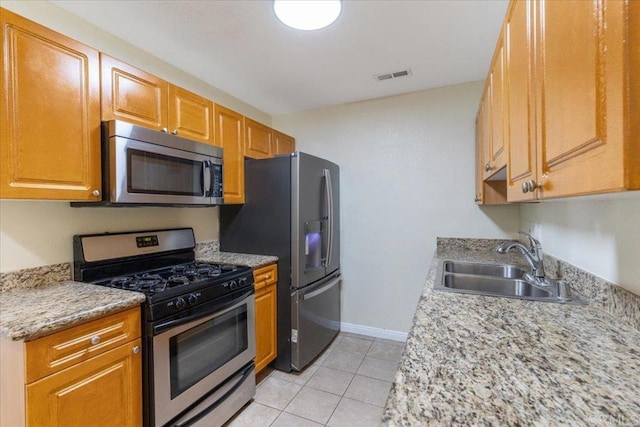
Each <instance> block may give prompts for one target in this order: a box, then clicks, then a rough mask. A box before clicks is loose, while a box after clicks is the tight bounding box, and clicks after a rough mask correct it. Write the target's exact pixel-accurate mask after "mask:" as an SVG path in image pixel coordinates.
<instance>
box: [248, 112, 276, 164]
mask: <svg viewBox="0 0 640 427" xmlns="http://www.w3.org/2000/svg"><path fill="white" fill-rule="evenodd" d="M244 129H245V133H244V135H245V136H244V155H245V156H247V157H251V158H253V159H264V158H266V157H272V156H273V141H272V139H273V134H272V132H271V128H270V127H269V126H265V125H263V124H262V123H258V122H256V121H255V120H251V119H249V118H245V120H244Z"/></svg>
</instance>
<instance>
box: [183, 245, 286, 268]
mask: <svg viewBox="0 0 640 427" xmlns="http://www.w3.org/2000/svg"><path fill="white" fill-rule="evenodd" d="M219 248H220V245H219V243H218V241H217V240H209V241H204V242H199V243H198V244H197V245H196V249H195V251H196V259H197V260H198V261H206V262H217V263H222V264H235V265H244V266H247V267H251V268H258V267H262V266H265V265H268V264H273V263H274V262H277V261H278V257H277V256H272V255H252V254H238V253H233V252H220V250H219Z"/></svg>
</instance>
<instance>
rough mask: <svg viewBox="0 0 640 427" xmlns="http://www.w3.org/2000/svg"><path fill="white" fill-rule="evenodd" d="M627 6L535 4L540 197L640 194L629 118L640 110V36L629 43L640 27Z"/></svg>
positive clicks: (639, 154)
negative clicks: (635, 62)
mask: <svg viewBox="0 0 640 427" xmlns="http://www.w3.org/2000/svg"><path fill="white" fill-rule="evenodd" d="M627 3H635V2H633V1H632V2H622V1H617V0H608V1H607V0H604V1H539V2H537V4H536V6H537V10H536V11H537V14H538V17H539V19H537V25H538V27H539V31H538V33H537V40H536V45H537V48H538V51H537V59H538V65H537V69H536V75H537V83H538V86H537V89H538V90H537V105H538V108H537V114H538V116H539V117H540V120H538V127H537V136H538V137H537V173H538V176H537V183H538V184H539V185H540V189H539V197H542V198H550V197H561V196H568V195H579V194H590V193H602V192H609V191H618V190H624V189H629V188H639V187H640V178H638V175H639V174H640V144H638V134H637V133H636V134H635V135H632V134H631V133H629V132H628V129H629V125H630V123H628V120H629V117H625V112H626V111H628V106H629V105H630V104H631V105H633V103H635V106H636V110H637V105H638V104H637V102H638V101H637V99H636V100H633V99H632V98H631V92H630V91H632V90H633V89H630V88H631V87H632V86H633V85H634V84H635V85H636V86H637V84H638V79H639V77H638V70H637V69H635V70H634V69H633V68H631V64H630V63H629V58H630V53H631V52H637V51H638V50H639V49H640V43H639V42H638V39H637V32H636V33H635V37H636V38H635V40H633V39H629V37H630V36H633V34H634V33H633V31H634V30H632V28H634V27H637V26H638V25H640V20H638V18H637V16H636V17H635V19H636V20H635V22H633V20H631V19H630V18H633V17H632V16H629V15H628V13H632V12H633V10H634V8H635V10H637V7H638V6H637V5H634V6H633V7H631V8H628V7H627ZM567 17H571V19H567ZM635 31H637V30H635ZM625 39H626V40H625ZM636 55H637V53H636ZM634 82H635V83H634ZM636 94H637V92H636ZM635 114H637V113H635Z"/></svg>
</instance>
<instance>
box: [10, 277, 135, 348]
mask: <svg viewBox="0 0 640 427" xmlns="http://www.w3.org/2000/svg"><path fill="white" fill-rule="evenodd" d="M144 300H145V296H144V294H141V293H139V292H132V291H123V290H121V289H114V288H107V287H104V286H96V285H91V284H88V283H80V282H73V281H64V282H59V283H53V284H48V285H42V286H37V287H23V288H15V289H10V290H8V291H6V292H1V293H0V336H2V337H4V338H8V339H11V340H14V341H19V340H24V341H29V340H32V339H35V338H38V337H41V336H44V335H48V334H52V333H54V332H57V331H59V330H62V329H66V328H68V327H71V326H74V325H77V324H80V323H84V322H87V321H89V320H93V319H96V318H98V317H103V316H107V315H109V314H111V313H115V312H117V311H121V310H125V309H127V308H131V307H135V306H138V305H140V303H142V302H143V301H144Z"/></svg>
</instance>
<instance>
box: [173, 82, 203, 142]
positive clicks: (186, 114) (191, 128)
mask: <svg viewBox="0 0 640 427" xmlns="http://www.w3.org/2000/svg"><path fill="white" fill-rule="evenodd" d="M169 132H171V133H172V134H174V135H179V136H181V137H184V138H189V139H194V140H196V141H200V142H204V143H205V144H210V145H214V142H213V102H211V101H210V100H208V99H206V98H203V97H201V96H199V95H196V94H195V93H192V92H189V91H187V90H185V89H182V88H180V87H178V86H174V85H169Z"/></svg>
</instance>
